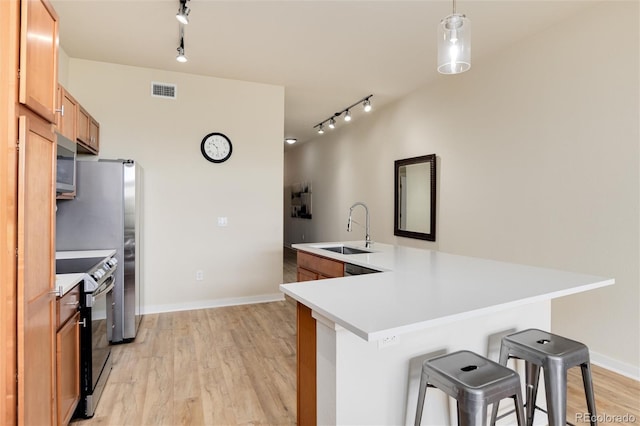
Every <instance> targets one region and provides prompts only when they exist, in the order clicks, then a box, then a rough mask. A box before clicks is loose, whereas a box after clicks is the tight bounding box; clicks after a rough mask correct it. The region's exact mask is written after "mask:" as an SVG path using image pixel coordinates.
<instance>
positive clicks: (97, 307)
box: [82, 275, 115, 416]
mask: <svg viewBox="0 0 640 426" xmlns="http://www.w3.org/2000/svg"><path fill="white" fill-rule="evenodd" d="M114 286H115V276H114V275H112V276H110V277H109V278H107V279H106V280H105V281H104V282H103V283H102V284H101V285H100V287H98V288H97V289H96V290H95V291H94V292H93V293H87V294H86V299H87V300H86V303H87V307H88V308H89V309H88V312H89V315H88V317H89V318H87V319H88V320H89V324H91V326H90V328H91V352H90V355H89V356H90V359H91V367H90V371H91V379H90V380H91V385H90V390H89V392H88V393H89V394H90V396H89V397H88V399H87V407H86V408H87V415H88V416H92V415H93V411H94V410H95V405H96V404H97V403H98V399H99V398H100V395H101V394H102V390H103V389H104V385H105V383H106V381H107V377H108V376H109V372H110V371H111V359H110V354H111V348H110V347H109V339H108V337H107V324H108V321H107V317H110V318H111V317H112V315H113V304H112V300H113V296H112V295H113V288H114ZM82 344H83V345H84V344H88V342H83V343H82Z"/></svg>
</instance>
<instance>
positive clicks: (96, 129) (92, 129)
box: [89, 117, 100, 153]
mask: <svg viewBox="0 0 640 426" xmlns="http://www.w3.org/2000/svg"><path fill="white" fill-rule="evenodd" d="M89 144H90V145H91V147H92V148H93V149H95V150H96V153H98V151H100V123H98V122H97V121H96V120H95V118H93V117H89Z"/></svg>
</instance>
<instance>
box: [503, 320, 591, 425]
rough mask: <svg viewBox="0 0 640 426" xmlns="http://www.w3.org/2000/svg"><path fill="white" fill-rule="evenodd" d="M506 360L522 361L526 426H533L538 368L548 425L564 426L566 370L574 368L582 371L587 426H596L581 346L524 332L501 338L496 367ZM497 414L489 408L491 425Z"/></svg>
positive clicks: (587, 366) (586, 357) (586, 359)
mask: <svg viewBox="0 0 640 426" xmlns="http://www.w3.org/2000/svg"><path fill="white" fill-rule="evenodd" d="M509 358H519V359H523V360H525V368H526V369H525V371H526V374H525V380H526V385H527V402H526V407H527V425H528V426H530V425H533V416H534V413H535V409H536V397H537V394H538V381H539V378H540V367H542V368H543V369H544V383H545V390H546V396H547V416H548V418H549V425H550V426H564V425H566V421H567V370H568V369H569V368H571V367H575V366H578V365H579V366H580V368H581V370H582V383H583V385H584V391H585V395H586V398H587V409H588V410H589V414H590V421H591V425H592V426H595V425H597V422H596V403H595V398H594V396H593V383H592V382H591V366H590V364H589V349H588V348H587V347H586V346H585V345H583V344H582V343H580V342H576V341H575V340H570V339H567V338H565V337H561V336H558V335H555V334H551V333H547V332H545V331H542V330H537V329H528V330H524V331H520V332H518V333H514V334H510V335H508V336H505V337H503V338H502V345H501V347H500V364H502V365H505V366H506V365H507V361H508V360H509ZM497 411H498V404H496V405H495V406H494V407H493V410H492V412H491V420H492V421H493V420H494V419H495V417H496V414H497Z"/></svg>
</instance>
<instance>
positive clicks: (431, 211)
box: [393, 154, 436, 241]
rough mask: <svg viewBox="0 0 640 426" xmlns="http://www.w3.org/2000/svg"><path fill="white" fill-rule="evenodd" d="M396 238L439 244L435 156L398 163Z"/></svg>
mask: <svg viewBox="0 0 640 426" xmlns="http://www.w3.org/2000/svg"><path fill="white" fill-rule="evenodd" d="M394 192H395V213H394V224H393V235H397V236H400V237H407V238H417V239H420V240H427V241H435V240H436V155H435V154H430V155H423V156H421V157H413V158H405V159H403V160H396V161H395V190H394Z"/></svg>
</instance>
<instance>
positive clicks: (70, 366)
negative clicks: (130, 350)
mask: <svg viewBox="0 0 640 426" xmlns="http://www.w3.org/2000/svg"><path fill="white" fill-rule="evenodd" d="M79 303H80V286H79V285H76V286H75V287H74V288H73V289H72V290H71V291H69V292H68V293H67V294H65V295H64V297H61V298H59V299H58V301H57V313H58V315H57V317H58V321H57V324H58V332H57V333H56V399H57V418H58V425H66V424H68V423H69V421H70V420H71V416H72V415H73V412H74V410H75V409H76V406H77V405H78V401H80V324H79V321H80V312H79V311H78V306H79Z"/></svg>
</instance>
